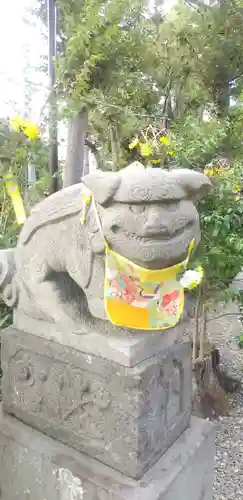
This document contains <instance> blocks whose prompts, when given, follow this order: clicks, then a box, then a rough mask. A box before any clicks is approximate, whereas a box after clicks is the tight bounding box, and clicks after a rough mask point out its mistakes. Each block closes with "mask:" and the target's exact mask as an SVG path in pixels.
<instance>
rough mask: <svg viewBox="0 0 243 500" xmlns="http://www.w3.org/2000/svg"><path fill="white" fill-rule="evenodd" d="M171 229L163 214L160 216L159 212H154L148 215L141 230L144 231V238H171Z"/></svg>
mask: <svg viewBox="0 0 243 500" xmlns="http://www.w3.org/2000/svg"><path fill="white" fill-rule="evenodd" d="M169 227H170V224H169V220H168V223H167V221H166V219H165V218H163V217H162V216H161V214H159V213H158V212H157V211H152V212H151V213H150V214H149V215H148V217H147V219H146V221H145V223H144V225H143V227H142V228H141V230H142V231H143V233H144V234H143V235H144V236H157V235H158V236H159V235H161V236H169V235H170V229H169Z"/></svg>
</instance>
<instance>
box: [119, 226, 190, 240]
mask: <svg viewBox="0 0 243 500" xmlns="http://www.w3.org/2000/svg"><path fill="white" fill-rule="evenodd" d="M192 226H193V221H189V222H187V224H185V225H184V226H182V227H180V228H177V229H176V230H174V231H171V232H168V231H164V232H159V233H155V234H151V233H150V234H147V235H146V234H144V235H143V236H140V235H137V234H134V233H129V232H124V235H125V236H126V237H127V238H128V239H132V240H137V241H139V242H141V243H142V242H143V243H153V242H161V241H167V240H168V241H169V240H174V239H176V238H177V237H178V236H181V235H182V234H184V233H185V232H187V231H188V230H189V229H191V228H192Z"/></svg>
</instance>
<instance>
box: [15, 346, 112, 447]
mask: <svg viewBox="0 0 243 500" xmlns="http://www.w3.org/2000/svg"><path fill="white" fill-rule="evenodd" d="M8 374H9V384H10V391H11V402H12V405H14V406H17V407H18V408H20V409H22V410H23V411H25V412H31V413H33V412H34V413H38V414H41V415H42V416H43V417H45V418H46V419H47V420H48V421H49V422H51V423H52V424H53V425H55V424H56V425H60V424H62V425H64V426H65V425H66V426H68V427H71V428H72V429H73V431H74V432H77V433H81V434H84V435H86V434H87V435H88V436H89V437H94V438H96V439H103V434H104V429H103V427H104V415H103V413H104V412H105V410H106V409H107V408H108V407H109V405H110V402H111V395H110V394H109V392H108V391H107V390H106V389H105V387H104V385H103V383H100V382H99V381H97V380H94V381H92V380H90V378H89V379H87V375H86V372H85V371H83V370H80V369H78V368H75V367H72V366H68V365H65V363H60V362H58V361H54V360H51V359H49V358H47V357H44V356H41V355H39V354H34V353H32V352H30V351H25V350H24V349H19V350H18V351H17V352H16V354H14V355H13V356H12V358H11V359H10V360H9V370H8Z"/></svg>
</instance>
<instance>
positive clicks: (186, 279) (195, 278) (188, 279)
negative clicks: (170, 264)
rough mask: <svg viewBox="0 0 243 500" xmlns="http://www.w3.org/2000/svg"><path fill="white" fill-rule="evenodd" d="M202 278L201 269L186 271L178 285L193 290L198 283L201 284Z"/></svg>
mask: <svg viewBox="0 0 243 500" xmlns="http://www.w3.org/2000/svg"><path fill="white" fill-rule="evenodd" d="M202 278H203V269H202V268H199V269H194V270H192V269H189V270H188V271H186V272H185V273H184V274H183V276H182V278H181V280H180V284H181V286H182V287H183V288H188V289H190V288H194V287H196V286H197V285H199V283H201V281H202Z"/></svg>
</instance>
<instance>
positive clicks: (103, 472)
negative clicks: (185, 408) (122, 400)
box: [0, 416, 214, 500]
mask: <svg viewBox="0 0 243 500" xmlns="http://www.w3.org/2000/svg"><path fill="white" fill-rule="evenodd" d="M213 457H214V426H213V425H212V424H211V423H210V422H207V421H205V420H201V419H197V418H192V422H191V426H190V428H189V429H188V430H186V431H185V432H184V433H183V434H182V435H181V436H180V438H179V439H178V440H177V441H176V442H175V443H174V444H173V445H172V446H171V447H170V449H169V450H168V451H167V452H166V453H165V454H164V455H163V457H161V458H160V459H159V460H158V461H157V463H156V464H155V465H154V466H153V467H151V468H150V470H149V471H148V472H147V473H146V474H145V475H144V476H143V477H142V478H141V479H140V480H134V479H131V478H128V477H126V476H124V475H123V474H121V473H119V472H117V471H115V470H114V469H112V468H110V467H107V466H106V465H103V464H101V463H100V462H98V461H96V460H94V459H91V458H89V457H87V456H86V455H83V454H82V453H80V452H77V451H75V450H74V449H72V448H69V447H68V446H65V445H63V444H61V443H59V442H58V441H56V440H54V439H51V438H49V437H47V436H45V435H44V434H42V433H40V432H38V431H36V430H34V429H31V427H29V426H27V425H25V424H23V423H21V422H20V421H19V420H17V419H15V418H13V417H9V416H4V417H2V418H0V498H1V500H182V499H183V500H184V499H186V500H212V470H213Z"/></svg>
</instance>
